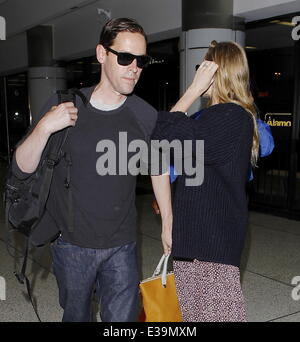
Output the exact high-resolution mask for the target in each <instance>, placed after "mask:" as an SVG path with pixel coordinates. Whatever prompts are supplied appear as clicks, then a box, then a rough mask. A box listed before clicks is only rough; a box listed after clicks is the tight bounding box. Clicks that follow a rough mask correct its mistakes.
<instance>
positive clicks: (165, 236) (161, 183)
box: [151, 174, 173, 254]
mask: <svg viewBox="0 0 300 342" xmlns="http://www.w3.org/2000/svg"><path fill="white" fill-rule="evenodd" d="M151 179H152V186H153V190H154V194H155V197H156V200H157V203H158V206H159V209H160V214H161V220H162V233H161V238H162V244H163V249H164V253H165V254H170V253H171V248H172V223H173V215H172V202H171V186H170V179H169V174H164V175H161V176H152V177H151Z"/></svg>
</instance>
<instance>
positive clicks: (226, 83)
mask: <svg viewBox="0 0 300 342" xmlns="http://www.w3.org/2000/svg"><path fill="white" fill-rule="evenodd" d="M205 59H206V60H209V61H214V62H215V63H216V64H218V66H219V68H218V70H217V72H216V74H215V76H214V83H213V85H212V92H211V98H210V101H209V105H212V104H216V103H228V102H233V103H236V104H238V105H240V106H242V107H243V108H244V109H245V110H246V111H247V112H248V113H249V115H250V116H251V118H252V120H253V125H254V131H253V143H252V152H251V164H252V165H253V166H256V163H257V159H258V152H259V133H258V127H257V122H256V118H257V111H256V107H255V104H254V99H253V97H252V94H251V91H250V81H249V67H248V61H247V56H246V53H245V50H244V49H243V48H242V47H241V46H240V45H239V44H237V43H234V42H221V43H217V42H216V41H213V42H212V43H211V45H210V47H209V49H208V52H207V54H206V57H205Z"/></svg>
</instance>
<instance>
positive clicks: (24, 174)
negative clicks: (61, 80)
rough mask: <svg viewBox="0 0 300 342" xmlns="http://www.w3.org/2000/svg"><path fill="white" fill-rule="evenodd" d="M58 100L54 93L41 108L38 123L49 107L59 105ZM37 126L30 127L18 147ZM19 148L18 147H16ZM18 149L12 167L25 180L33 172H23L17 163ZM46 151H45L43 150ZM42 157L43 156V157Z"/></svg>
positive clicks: (17, 175) (16, 174)
mask: <svg viewBox="0 0 300 342" xmlns="http://www.w3.org/2000/svg"><path fill="white" fill-rule="evenodd" d="M57 102H58V99H57V95H56V94H54V95H52V96H51V97H50V98H49V99H48V101H47V102H46V103H45V104H44V106H43V107H42V109H41V110H40V112H39V114H38V120H37V123H38V122H39V121H40V119H41V118H42V117H43V116H44V115H45V114H46V113H47V112H48V111H49V109H50V108H51V107H52V106H56V105H57ZM35 127H36V125H33V126H31V127H29V130H28V132H27V133H26V134H25V136H24V137H23V138H22V139H21V140H20V141H19V142H18V144H17V147H18V146H19V145H21V144H22V143H23V142H24V141H25V140H26V138H27V137H28V136H29V135H30V134H31V132H32V131H33V130H34V128H35ZM47 146H48V144H47V145H46V147H45V149H44V151H45V150H46V148H47ZM16 149H17V148H16ZM16 149H15V152H14V154H13V158H12V165H11V168H12V172H13V174H14V175H15V176H16V177H17V178H19V179H21V180H23V179H26V178H28V177H30V176H31V175H32V174H33V173H34V172H33V173H27V172H23V171H22V170H21V169H20V168H19V166H18V164H17V161H16ZM43 153H44V152H43ZM41 159H42V158H41Z"/></svg>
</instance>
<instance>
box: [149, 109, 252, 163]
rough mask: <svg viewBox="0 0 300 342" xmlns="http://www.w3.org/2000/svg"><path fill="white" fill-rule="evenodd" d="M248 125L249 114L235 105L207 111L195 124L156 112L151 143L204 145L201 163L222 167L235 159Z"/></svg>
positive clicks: (188, 119) (179, 116) (187, 119)
mask: <svg viewBox="0 0 300 342" xmlns="http://www.w3.org/2000/svg"><path fill="white" fill-rule="evenodd" d="M249 124H251V118H250V116H249V114H248V113H247V112H246V111H245V110H244V109H243V108H242V107H240V106H238V105H235V104H228V103H227V104H219V105H215V106H211V107H210V108H208V109H206V110H205V111H204V112H203V114H202V115H201V117H200V118H199V119H198V120H194V119H191V118H189V117H187V116H185V115H184V114H183V113H180V112H174V113H169V112H159V113H158V120H157V124H156V127H155V130H154V132H153V134H152V140H163V139H166V140H168V141H172V140H175V139H177V140H180V141H181V143H184V141H185V140H192V141H193V155H194V156H195V151H196V149H195V142H196V140H203V141H204V163H205V164H206V165H209V164H225V163H227V162H229V161H230V160H231V158H233V157H234V155H235V152H236V149H237V147H238V145H239V143H240V139H241V136H242V135H243V134H244V129H245V127H246V126H247V125H248V126H249Z"/></svg>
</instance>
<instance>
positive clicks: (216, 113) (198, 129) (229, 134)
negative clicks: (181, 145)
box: [152, 103, 253, 266]
mask: <svg viewBox="0 0 300 342" xmlns="http://www.w3.org/2000/svg"><path fill="white" fill-rule="evenodd" d="M252 136H253V122H252V119H251V117H250V114H249V113H248V112H247V111H245V110H244V109H243V108H242V107H241V106H238V105H236V104H234V103H225V104H217V105H214V106H211V107H209V108H207V109H205V110H204V112H203V114H202V116H201V117H200V118H199V120H193V119H190V118H188V117H186V116H185V115H184V114H183V113H181V112H175V113H170V112H159V114H158V120H157V123H156V127H155V130H154V132H153V135H152V139H155V140H162V139H167V140H169V141H172V140H174V139H179V140H180V141H182V142H183V141H184V140H189V139H191V140H193V141H194V142H195V140H204V181H203V183H202V184H201V185H200V186H186V183H185V181H186V179H187V178H188V176H187V175H184V174H183V175H182V176H179V177H178V179H177V182H176V183H177V184H176V189H175V195H174V203H173V216H174V217H173V245H172V254H173V257H176V258H183V259H198V260H201V261H206V262H215V263H221V264H229V265H234V266H239V265H240V259H241V253H242V249H243V246H244V240H245V235H246V229H247V220H248V209H247V197H246V182H247V175H248V170H249V164H250V156H251V147H252Z"/></svg>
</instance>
